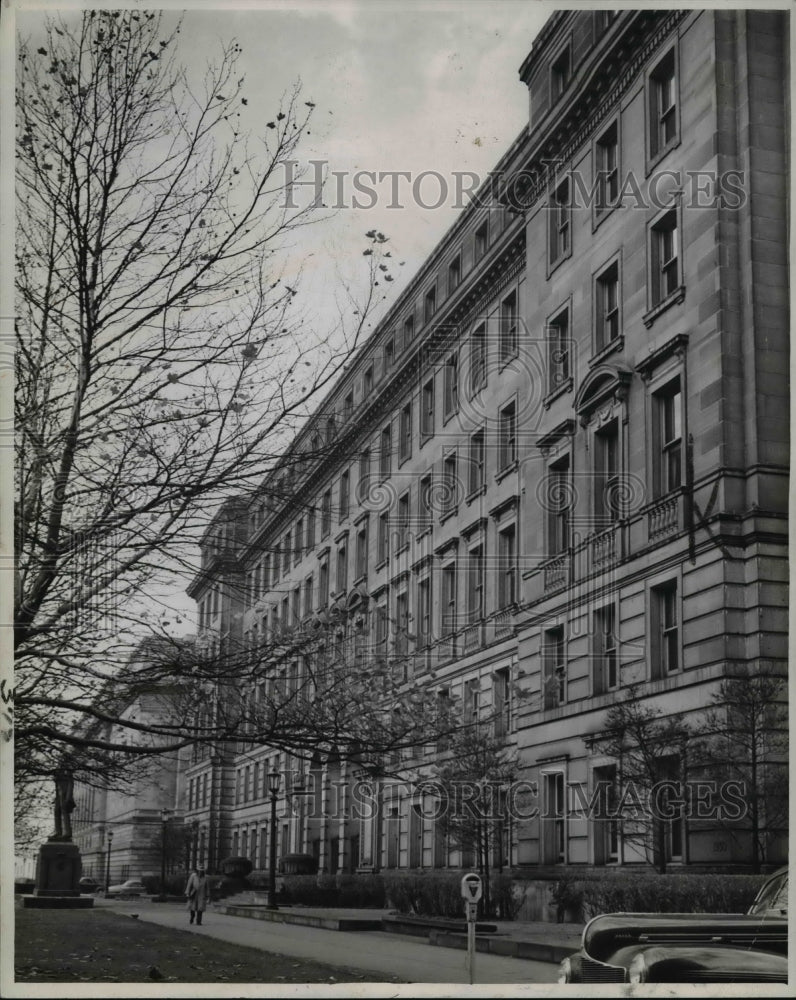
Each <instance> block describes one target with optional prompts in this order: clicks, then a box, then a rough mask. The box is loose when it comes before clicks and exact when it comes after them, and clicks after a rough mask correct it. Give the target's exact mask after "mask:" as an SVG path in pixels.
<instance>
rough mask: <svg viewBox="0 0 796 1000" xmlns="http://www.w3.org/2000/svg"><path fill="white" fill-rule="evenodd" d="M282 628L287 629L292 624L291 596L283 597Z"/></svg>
mask: <svg viewBox="0 0 796 1000" xmlns="http://www.w3.org/2000/svg"><path fill="white" fill-rule="evenodd" d="M281 624H282V628H283V629H286V628H287V627H288V626H289V625H290V598H289V597H283V598H282V620H281Z"/></svg>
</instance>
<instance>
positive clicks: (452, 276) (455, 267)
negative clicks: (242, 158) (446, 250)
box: [448, 254, 462, 295]
mask: <svg viewBox="0 0 796 1000" xmlns="http://www.w3.org/2000/svg"><path fill="white" fill-rule="evenodd" d="M461 280H462V259H461V257H460V256H459V255H458V254H457V256H455V257H454V258H453V260H452V261H451V262H450V264H448V295H450V294H451V292H452V291H453V290H454V289H455V288H458V287H459V282H460V281H461Z"/></svg>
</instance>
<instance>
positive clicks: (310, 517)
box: [306, 510, 315, 552]
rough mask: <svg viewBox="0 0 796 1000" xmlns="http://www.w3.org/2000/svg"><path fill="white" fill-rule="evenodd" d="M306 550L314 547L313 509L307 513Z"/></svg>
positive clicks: (308, 550)
mask: <svg viewBox="0 0 796 1000" xmlns="http://www.w3.org/2000/svg"><path fill="white" fill-rule="evenodd" d="M306 548H307V552H311V551H312V549H314V548H315V511H314V510H310V511H309V513H308V514H307V543H306Z"/></svg>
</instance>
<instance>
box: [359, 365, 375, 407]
mask: <svg viewBox="0 0 796 1000" xmlns="http://www.w3.org/2000/svg"><path fill="white" fill-rule="evenodd" d="M372 393H373V365H369V366H368V367H367V368H366V369H365V372H364V374H363V376H362V398H363V399H364V400H366V401H367V400H369V399H370V397H371V395H372Z"/></svg>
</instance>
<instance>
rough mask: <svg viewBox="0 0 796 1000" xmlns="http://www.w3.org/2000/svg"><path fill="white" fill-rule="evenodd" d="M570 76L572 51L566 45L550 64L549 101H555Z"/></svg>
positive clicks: (565, 86)
mask: <svg viewBox="0 0 796 1000" xmlns="http://www.w3.org/2000/svg"><path fill="white" fill-rule="evenodd" d="M571 76H572V52H571V50H570V47H569V45H567V46H566V47H565V48H564V49H563V50H562V51H561V52H560V53H559V55H558V56H557V57H556V58H555V59H554V60H553V62H552V63H551V64H550V103H551V104H552V103H553V101H557V100H558V98H559V97H561V95H562V94H563V93H564V91H565V90H566V89H567V86H568V85H569V81H570V78H571Z"/></svg>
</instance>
